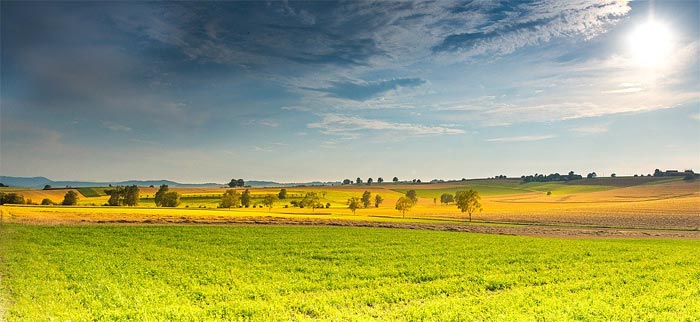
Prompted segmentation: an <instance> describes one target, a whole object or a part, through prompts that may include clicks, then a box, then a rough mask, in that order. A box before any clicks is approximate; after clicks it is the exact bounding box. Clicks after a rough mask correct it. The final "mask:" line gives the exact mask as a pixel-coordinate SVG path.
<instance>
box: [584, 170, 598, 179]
mask: <svg viewBox="0 0 700 322" xmlns="http://www.w3.org/2000/svg"><path fill="white" fill-rule="evenodd" d="M597 176H598V175H597V174H596V173H595V172H591V173H589V174H587V175H586V178H587V179H595V178H596V177H597Z"/></svg>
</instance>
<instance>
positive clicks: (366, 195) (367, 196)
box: [362, 190, 372, 208]
mask: <svg viewBox="0 0 700 322" xmlns="http://www.w3.org/2000/svg"><path fill="white" fill-rule="evenodd" d="M371 200H372V194H371V193H370V192H369V191H366V190H365V192H363V193H362V206H363V207H364V208H368V207H369V204H370V203H372V201H371Z"/></svg>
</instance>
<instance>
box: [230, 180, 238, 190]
mask: <svg viewBox="0 0 700 322" xmlns="http://www.w3.org/2000/svg"><path fill="white" fill-rule="evenodd" d="M237 185H238V183H236V179H231V181H229V183H228V187H229V188H235V187H236V186H237Z"/></svg>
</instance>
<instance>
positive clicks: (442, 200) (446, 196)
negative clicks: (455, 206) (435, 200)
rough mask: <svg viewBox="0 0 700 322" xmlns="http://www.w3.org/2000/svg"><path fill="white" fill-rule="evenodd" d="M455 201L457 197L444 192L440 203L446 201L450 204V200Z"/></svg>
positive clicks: (445, 202)
mask: <svg viewBox="0 0 700 322" xmlns="http://www.w3.org/2000/svg"><path fill="white" fill-rule="evenodd" d="M454 201H455V197H454V196H453V195H452V194H449V193H443V194H442V195H441V196H440V203H444V204H447V205H449V204H450V202H454Z"/></svg>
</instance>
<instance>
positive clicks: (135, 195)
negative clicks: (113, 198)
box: [124, 185, 140, 207]
mask: <svg viewBox="0 0 700 322" xmlns="http://www.w3.org/2000/svg"><path fill="white" fill-rule="evenodd" d="M139 192H140V191H139V187H138V186H137V185H133V186H129V187H126V188H125V189H124V205H125V206H132V207H133V206H138V204H139Z"/></svg>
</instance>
